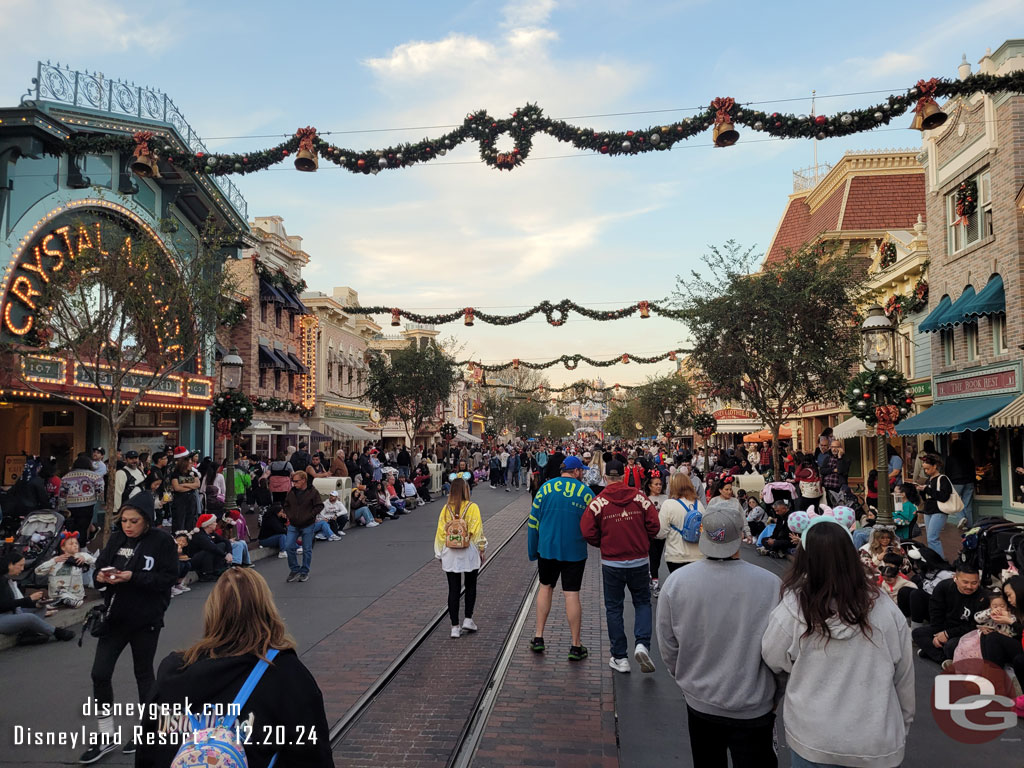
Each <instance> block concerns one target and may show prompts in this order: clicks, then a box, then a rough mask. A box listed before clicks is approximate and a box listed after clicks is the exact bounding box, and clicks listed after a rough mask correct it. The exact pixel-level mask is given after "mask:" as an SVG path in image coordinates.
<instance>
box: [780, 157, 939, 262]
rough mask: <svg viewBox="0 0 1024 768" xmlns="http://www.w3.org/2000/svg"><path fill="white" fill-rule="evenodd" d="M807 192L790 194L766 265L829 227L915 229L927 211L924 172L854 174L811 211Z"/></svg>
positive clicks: (814, 237) (832, 230) (834, 229)
mask: <svg viewBox="0 0 1024 768" xmlns="http://www.w3.org/2000/svg"><path fill="white" fill-rule="evenodd" d="M844 196H845V197H846V207H845V209H843V198H844ZM808 197H809V195H802V196H800V197H796V198H791V199H790V201H789V205H788V206H787V207H786V212H785V213H784V214H783V215H782V222H781V223H780V224H779V229H778V232H776V233H775V239H774V240H772V244H771V247H770V248H769V250H768V253H767V254H766V256H765V260H764V263H765V264H778V263H779V262H780V261H782V260H783V258H785V255H786V252H787V251H795V250H796V249H798V248H799V247H800V246H802V245H804V244H805V243H809V242H813V241H814V240H815V239H816V238H817V237H818V236H819V235H821V234H823V233H825V232H838V231H842V230H870V229H911V228H912V227H913V226H914V224H915V223H916V222H917V217H918V215H920V216H921V217H922V218H923V217H924V215H925V209H924V174H923V173H901V174H882V175H875V176H858V175H852V176H850V177H849V178H847V180H846V181H845V182H844V183H842V184H840V185H839V186H838V187H837V188H836V189H835V190H834V191H833V192H832V194H831V195H829V197H828V199H827V200H825V201H824V202H823V203H821V204H820V205H818V207H817V208H816V209H815V210H814V212H813V213H812V212H811V210H810V207H809V206H808V205H807V198H808ZM841 209H842V210H841ZM840 213H841V214H842V220H840Z"/></svg>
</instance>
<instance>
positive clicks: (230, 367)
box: [220, 347, 244, 512]
mask: <svg viewBox="0 0 1024 768" xmlns="http://www.w3.org/2000/svg"><path fill="white" fill-rule="evenodd" d="M243 365H244V361H243V360H242V358H241V357H240V356H239V354H238V350H237V349H235V348H234V347H232V348H231V351H230V352H228V354H226V355H224V357H223V358H222V359H221V361H220V382H221V386H222V387H223V388H224V389H238V388H239V387H240V386H241V385H242V366H243ZM224 487H225V489H226V490H227V493H225V494H224V495H225V497H226V498H227V499H230V500H231V501H230V503H229V504H228V508H227V511H229V512H230V511H231V510H234V509H237V508H238V494H237V493H235V436H234V433H233V432H231V431H230V430H228V434H227V437H225V438H224Z"/></svg>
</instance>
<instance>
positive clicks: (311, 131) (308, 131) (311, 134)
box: [295, 125, 316, 152]
mask: <svg viewBox="0 0 1024 768" xmlns="http://www.w3.org/2000/svg"><path fill="white" fill-rule="evenodd" d="M295 137H296V138H297V139H298V140H299V149H300V150H301V149H304V150H306V151H307V152H312V151H313V139H315V138H316V128H313V127H311V126H308V125H307V126H306V127H305V128H299V130H297V131H296V132H295Z"/></svg>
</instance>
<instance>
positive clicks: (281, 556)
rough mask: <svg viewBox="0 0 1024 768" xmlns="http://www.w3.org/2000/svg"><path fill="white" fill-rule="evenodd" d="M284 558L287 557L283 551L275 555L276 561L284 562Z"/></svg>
mask: <svg viewBox="0 0 1024 768" xmlns="http://www.w3.org/2000/svg"><path fill="white" fill-rule="evenodd" d="M286 557H288V553H287V552H285V551H284V550H283V549H282V550H281V551H280V552H278V553H277V559H278V560H284V559H285V558H286Z"/></svg>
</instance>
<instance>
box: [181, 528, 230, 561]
mask: <svg viewBox="0 0 1024 768" xmlns="http://www.w3.org/2000/svg"><path fill="white" fill-rule="evenodd" d="M230 551H231V545H230V544H229V543H228V542H227V541H225V540H224V539H222V538H221V537H220V536H218V535H216V534H214V535H213V536H211V535H210V534H208V533H207V532H206V531H204V530H202V529H200V530H198V531H197V532H196V533H194V534H192V541H190V542H189V543H188V553H189V554H190V555H192V556H193V557H195V556H196V555H197V554H199V553H200V552H210V553H212V554H213V555H216V556H219V557H224V555H226V554H227V553H228V552H230Z"/></svg>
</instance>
